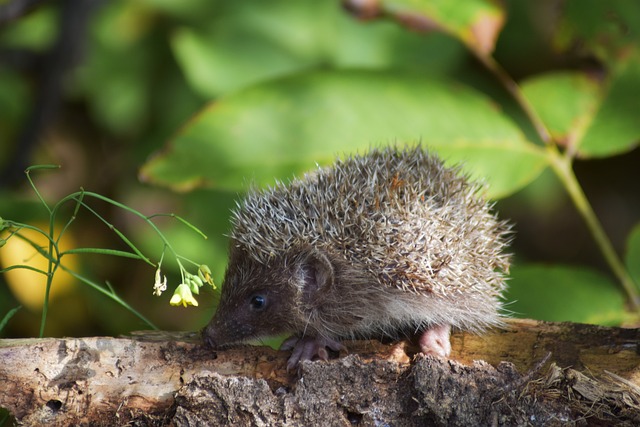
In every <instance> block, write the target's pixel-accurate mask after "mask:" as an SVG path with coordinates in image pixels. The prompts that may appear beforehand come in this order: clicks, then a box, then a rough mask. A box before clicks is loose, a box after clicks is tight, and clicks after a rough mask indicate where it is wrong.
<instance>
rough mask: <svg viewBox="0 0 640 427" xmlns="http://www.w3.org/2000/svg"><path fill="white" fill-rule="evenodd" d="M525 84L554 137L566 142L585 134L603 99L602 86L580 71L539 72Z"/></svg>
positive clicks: (524, 91) (575, 139) (528, 93)
mask: <svg viewBox="0 0 640 427" xmlns="http://www.w3.org/2000/svg"><path fill="white" fill-rule="evenodd" d="M521 87H522V92H523V93H524V95H525V97H526V98H527V99H528V101H529V102H530V103H531V105H532V106H533V108H534V110H536V112H537V113H538V115H539V116H540V118H541V119H542V121H543V122H544V124H545V125H546V126H547V129H548V130H549V132H550V133H551V135H552V136H553V138H554V140H555V141H556V142H557V143H559V144H561V145H565V146H569V145H572V144H573V143H575V142H576V141H577V140H579V139H580V138H581V137H582V135H583V134H584V130H585V128H586V126H587V125H589V124H590V123H591V120H592V119H593V116H594V114H595V112H596V107H597V105H599V102H600V86H599V85H598V83H597V82H596V81H595V80H594V79H590V78H589V77H588V76H586V75H585V74H583V73H580V72H569V71H566V72H554V73H548V74H542V75H537V76H535V77H533V78H530V79H527V80H525V81H524V82H522V84H521Z"/></svg>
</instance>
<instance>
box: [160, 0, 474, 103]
mask: <svg viewBox="0 0 640 427" xmlns="http://www.w3.org/2000/svg"><path fill="white" fill-rule="evenodd" d="M205 16H206V17H207V18H206V20H203V22H201V23H199V24H198V25H191V26H184V27H181V28H178V29H177V30H176V31H175V32H174V33H173V35H172V37H171V47H172V51H173V53H174V54H175V57H176V59H177V61H178V64H179V66H180V68H181V69H182V70H183V72H184V74H185V76H186V78H187V80H188V82H189V84H190V85H191V86H192V87H193V88H194V89H195V90H196V91H197V92H198V93H199V94H201V95H203V96H205V97H208V98H213V97H218V96H220V95H222V94H227V93H230V92H234V91H237V90H239V89H241V88H244V87H247V86H249V85H253V84H256V83H259V82H262V81H265V80H269V79H273V78H276V77H281V76H284V75H290V74H293V73H296V72H300V71H302V70H306V69H312V68H319V67H331V68H347V67H348V68H366V69H374V68H375V69H382V68H405V69H407V68H412V69H416V68H425V69H429V70H430V71H433V70H446V71H447V72H450V70H451V68H452V67H453V66H455V65H457V64H458V62H459V61H460V58H463V57H465V56H466V55H468V53H467V51H466V49H465V48H464V46H462V45H461V44H460V43H459V42H457V41H456V40H452V39H451V38H450V37H444V36H443V37H429V38H425V37H424V36H422V35H419V34H415V33H413V32H409V31H406V29H404V28H401V27H400V26H398V25H396V24H395V23H393V22H386V21H378V22H367V23H363V22H360V21H357V20H355V19H353V18H352V17H350V16H348V15H347V14H345V13H344V10H343V8H342V7H341V5H340V4H339V2H318V1H317V0H297V1H294V2H292V1H290V0H270V1H269V2H264V1H262V0H243V1H241V2H224V3H221V4H219V5H217V8H216V13H215V14H213V15H212V16H207V15H206V13H205Z"/></svg>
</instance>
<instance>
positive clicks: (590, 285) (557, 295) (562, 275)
mask: <svg viewBox="0 0 640 427" xmlns="http://www.w3.org/2000/svg"><path fill="white" fill-rule="evenodd" d="M507 300H508V301H513V303H509V304H508V305H507V309H508V310H511V311H513V313H514V314H515V315H516V316H518V317H525V318H534V319H539V320H548V321H554V322H562V321H570V322H583V323H594V324H601V325H616V324H620V323H621V322H622V321H623V320H625V318H626V315H625V311H624V301H625V298H624V295H623V293H622V292H621V291H620V290H619V288H618V286H616V284H615V283H614V282H613V281H612V280H611V279H610V278H609V277H607V276H605V275H603V274H601V273H599V272H597V271H595V270H591V269H588V268H576V267H568V266H559V265H555V266H542V265H532V264H529V265H516V266H514V267H513V269H512V274H511V280H510V281H509V290H508V292H507Z"/></svg>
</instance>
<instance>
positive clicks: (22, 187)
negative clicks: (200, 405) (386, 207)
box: [0, 0, 640, 337]
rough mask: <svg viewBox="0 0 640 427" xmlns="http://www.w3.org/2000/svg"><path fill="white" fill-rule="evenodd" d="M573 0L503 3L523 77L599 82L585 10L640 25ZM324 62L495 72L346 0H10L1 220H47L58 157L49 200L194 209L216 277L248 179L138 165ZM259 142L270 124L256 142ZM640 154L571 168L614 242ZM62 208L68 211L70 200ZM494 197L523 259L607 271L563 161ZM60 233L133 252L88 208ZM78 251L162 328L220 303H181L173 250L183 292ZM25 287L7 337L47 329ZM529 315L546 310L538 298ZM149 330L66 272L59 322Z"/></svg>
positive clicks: (509, 56)
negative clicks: (80, 196)
mask: <svg viewBox="0 0 640 427" xmlns="http://www.w3.org/2000/svg"><path fill="white" fill-rule="evenodd" d="M352 3H358V2H352ZM361 3H363V4H374V3H375V2H361ZM488 3H493V2H488ZM574 3H576V2H569V1H550V0H547V1H537V2H521V1H507V2H505V3H504V11H505V16H506V21H505V24H504V27H503V28H502V30H501V32H500V34H499V37H498V40H497V44H496V48H495V52H494V55H493V56H494V58H496V60H497V61H498V62H499V63H500V64H501V65H502V67H504V69H505V70H506V71H507V73H508V74H510V75H511V76H512V77H513V78H514V79H515V80H516V81H521V80H523V79H526V78H528V77H530V76H535V75H539V74H541V73H544V72H548V71H552V70H581V71H584V72H585V73H586V74H588V75H589V76H591V77H592V78H593V79H596V80H597V79H602V78H603V76H604V75H605V74H606V71H607V70H606V66H605V64H604V63H603V61H602V57H601V56H599V54H598V52H597V51H594V50H593V49H591V48H590V46H589V44H588V43H587V42H586V41H585V40H586V39H585V40H581V39H580V38H575V37H573V38H572V37H569V36H568V35H567V34H569V30H567V26H566V23H567V22H571V21H568V20H567V16H569V15H570V14H572V13H573V14H576V13H578V14H579V13H582V15H579V19H578V20H576V21H575V22H580V23H585V24H584V25H585V26H586V28H593V29H594V31H595V29H602V28H605V29H607V31H612V32H613V33H615V34H623V35H625V36H628V35H629V32H632V31H637V28H635V29H634V28H631V27H628V26H626V24H625V22H624V19H623V18H624V17H623V16H622V15H621V13H620V9H615V10H613V11H611V10H608V9H604V8H603V7H604V6H597V5H595V4H596V3H606V2H596V3H594V5H592V6H593V7H591V6H586V5H585V6H584V7H580V8H578V9H579V10H580V11H582V12H576V10H578V9H576V7H575V6H572V4H574ZM589 3H591V2H589ZM613 3H616V4H619V3H617V2H613ZM629 3H631V2H629ZM631 9H633V10H631V12H632V13H636V12H637V10H635V9H634V8H633V7H631ZM616 11H617V12H616ZM632 16H637V15H632ZM574 17H575V16H574ZM637 17H639V18H640V16H637ZM361 18H362V16H361ZM590 25H591V26H590ZM578 33H579V32H578ZM585 34H586V32H585ZM636 36H637V34H633V37H636ZM585 37H587V36H585ZM326 69H336V70H342V69H368V70H390V71H391V72H394V71H396V70H403V71H412V72H417V73H422V72H424V73H440V74H442V75H446V76H453V77H456V76H472V77H473V78H476V79H479V80H491V77H490V76H488V74H487V73H486V71H485V70H484V68H483V66H482V64H480V62H478V61H477V60H476V59H475V58H474V56H473V55H472V54H471V53H470V52H469V50H468V49H467V48H466V47H465V46H464V45H463V44H462V43H461V42H460V41H459V40H457V39H456V38H455V37H453V36H451V35H450V34H449V35H448V34H444V33H443V32H439V31H432V32H429V33H428V34H425V33H419V32H417V31H412V30H411V29H407V27H404V26H402V25H399V24H398V23H397V22H393V20H384V19H379V20H370V21H368V20H364V19H357V18H356V17H354V16H353V14H351V13H348V12H347V11H346V10H345V7H344V6H343V4H342V3H341V2H339V1H337V0H336V1H325V2H318V1H313V0H299V1H296V2H291V1H287V0H272V1H264V0H262V1H258V0H251V1H249V0H246V1H241V2H239V1H231V0H227V1H223V0H216V1H211V0H181V1H171V0H138V1H120V0H114V1H109V2H107V1H100V0H59V1H34V0H32V1H4V2H0V218H5V219H11V220H14V221H19V222H23V223H28V224H33V225H38V226H40V227H42V228H46V227H48V221H49V216H48V212H47V210H46V208H45V207H44V206H43V205H42V203H41V202H40V201H39V200H38V199H37V198H36V196H35V194H34V192H33V190H32V188H31V187H30V186H29V185H28V181H27V179H26V177H25V174H24V170H25V168H26V167H27V166H29V165H35V164H56V165H61V169H59V170H47V171H35V172H33V173H32V176H33V178H34V182H35V184H36V186H37V188H38V190H39V191H40V192H41V194H42V195H43V197H44V199H45V200H46V201H47V202H48V203H49V204H50V205H53V204H55V203H56V202H57V201H58V200H60V199H61V198H63V197H64V196H66V195H68V194H70V193H72V192H75V191H78V190H79V188H81V187H82V188H84V189H86V190H87V191H92V192H96V193H100V194H102V195H105V196H107V197H110V198H112V199H115V200H117V201H119V202H121V203H124V204H126V205H128V206H130V207H132V208H134V209H136V210H138V211H140V212H142V213H143V214H145V215H151V214H154V213H175V214H178V215H181V216H182V217H184V218H186V219H187V220H188V221H190V222H191V223H193V224H194V225H195V226H197V227H198V228H199V229H201V230H202V231H203V232H204V233H205V234H206V235H207V236H208V239H207V240H204V239H203V238H202V237H201V236H199V235H198V234H197V233H194V232H193V231H192V230H190V229H189V228H188V227H185V226H184V225H183V224H181V223H180V222H178V221H175V220H172V219H171V218H157V219H156V220H155V223H156V224H157V225H158V226H159V227H160V228H161V229H162V230H163V232H165V233H166V235H167V237H168V238H169V239H170V241H171V242H172V243H173V245H174V247H175V248H176V250H177V251H178V252H179V253H180V254H182V255H184V256H186V257H188V258H190V259H193V260H194V261H197V262H199V263H205V264H208V265H209V266H210V267H211V270H212V271H213V276H214V281H215V283H216V284H218V285H220V284H221V282H222V277H223V273H224V266H225V263H226V239H225V237H224V234H225V233H226V232H227V231H228V229H229V222H228V213H229V210H230V209H231V208H232V207H233V206H234V203H235V200H237V199H238V198H239V197H240V193H241V191H240V190H237V189H233V188H215V186H208V187H206V188H190V189H189V190H190V191H186V192H184V191H183V192H176V191H174V190H175V189H170V188H167V186H163V185H154V184H152V182H156V181H158V180H157V179H156V180H155V181H154V180H153V179H152V180H149V179H145V180H144V181H145V182H141V180H140V179H139V172H140V170H141V168H142V167H143V165H145V163H146V162H148V161H149V160H150V159H154V158H156V157H155V156H161V157H162V156H163V153H164V152H165V151H166V150H168V149H169V148H168V147H169V146H167V145H166V144H167V143H168V142H170V141H172V140H173V138H174V137H175V135H177V134H179V133H180V132H181V130H182V129H183V128H184V127H185V126H188V125H186V124H187V123H188V121H189V120H190V119H191V118H192V117H193V116H194V115H196V114H197V113H199V112H201V111H202V109H203V108H205V107H206V106H207V105H209V103H211V102H215V101H216V100H224V99H227V97H232V96H233V95H234V94H236V93H239V92H242V91H243V90H244V89H246V88H251V87H255V86H256V85H260V84H261V83H263V82H268V81H271V80H273V79H278V78H281V77H283V76H288V75H294V74H296V73H302V72H306V71H308V70H326ZM638 107H640V105H638ZM638 111H640V108H638V110H636V113H637V112H638ZM233 125H234V123H229V126H230V127H232V126H233ZM327 126H328V127H330V124H328V125H327ZM376 142H379V141H376ZM260 143H261V141H260V140H259V138H257V139H256V141H255V144H256V146H258V145H259V144H260ZM636 143H637V138H636ZM303 144H304V141H300V145H301V146H302V145H303ZM276 154H277V153H276ZM287 154H290V153H287ZM203 161H204V162H205V163H206V162H208V159H205V160H203ZM639 165H640V152H639V151H638V150H637V149H635V150H634V149H631V150H624V152H620V153H618V154H616V155H612V156H608V157H606V158H592V159H589V160H585V161H578V162H577V163H576V165H575V171H576V174H577V176H578V178H579V180H580V182H581V183H582V185H583V188H584V191H585V193H586V195H587V197H588V198H589V200H590V201H591V202H592V204H593V207H594V209H595V211H596V213H597V215H598V216H599V218H600V219H601V221H602V223H603V226H604V228H605V230H606V232H607V233H608V235H609V236H610V238H611V240H612V242H613V244H614V246H615V248H616V250H617V252H618V253H619V254H623V253H624V252H625V250H626V247H625V245H626V244H627V243H626V242H627V238H628V235H629V233H630V232H631V230H632V228H633V227H634V225H635V224H636V223H638V220H639V219H640V197H639V195H640V193H639V191H638V183H640V167H639ZM186 167H188V165H187V166H186ZM211 167H212V168H213V167H218V166H217V163H216V159H211ZM300 170H301V167H300V166H299V165H292V166H291V168H290V169H288V170H285V171H282V173H283V175H284V176H285V177H286V176H291V175H292V174H293V173H294V172H299V171H300ZM167 179H169V180H170V179H171V177H168V178H167ZM246 179H247V180H248V181H251V179H252V176H246ZM90 205H91V207H92V208H93V209H94V210H95V211H96V212H98V213H99V214H100V215H102V216H103V217H104V218H106V219H107V220H108V221H109V222H110V223H111V224H113V225H114V226H115V227H116V228H118V229H119V230H120V231H122V232H123V233H124V234H125V235H127V236H128V237H129V238H130V239H131V240H132V241H135V242H136V244H137V245H138V246H139V247H140V248H141V249H142V250H143V252H144V253H145V254H146V255H147V256H149V257H150V258H151V259H152V260H153V261H154V262H157V261H158V260H159V258H160V256H161V254H162V249H163V246H162V242H161V241H160V240H159V239H158V237H157V236H156V235H155V234H154V233H153V232H152V230H151V229H150V228H149V227H148V226H147V225H146V224H145V223H144V222H143V221H141V220H140V219H139V218H136V217H135V216H134V215H131V214H130V213H127V212H126V211H123V210H122V209H118V208H116V207H114V206H112V205H109V204H107V203H103V202H100V201H97V200H92V201H90ZM65 209H66V210H64V211H63V212H64V215H67V217H68V215H71V213H72V210H73V205H72V204H67V205H66V207H65ZM496 209H497V210H498V211H499V213H500V217H502V218H509V219H510V220H511V221H512V222H513V223H514V224H515V231H516V238H515V241H514V244H513V251H514V253H515V259H516V263H518V262H527V263H554V264H563V265H588V266H590V267H591V268H592V269H594V270H595V271H597V272H598V274H602V275H605V276H608V275H610V272H609V270H608V267H607V266H606V264H605V263H604V261H603V259H602V256H601V254H600V252H599V251H598V249H597V247H596V245H595V243H594V242H593V240H592V238H591V236H590V235H589V233H588V231H587V229H586V227H585V225H584V222H583V221H582V219H581V218H580V217H579V215H578V213H577V212H576V210H575V208H574V207H573V205H572V204H571V201H570V200H569V198H568V196H567V195H566V192H565V191H564V189H563V188H562V187H561V186H560V185H559V182H558V181H557V178H556V177H555V175H554V174H553V173H552V172H551V171H549V170H546V171H544V172H542V175H541V176H540V177H538V179H536V180H535V181H533V182H532V183H531V184H529V185H528V186H526V187H524V188H523V189H521V190H519V191H518V192H516V193H515V194H511V195H509V197H506V198H503V199H501V200H499V201H498V203H497V208H496ZM64 215H61V218H65V217H64ZM65 236H66V237H65V240H66V241H65V242H64V244H68V245H69V246H70V247H106V248H113V249H120V250H125V249H126V246H124V244H123V243H122V241H121V240H120V239H119V238H118V237H117V236H116V235H115V234H114V233H113V232H112V231H111V230H110V229H109V227H107V226H105V224H104V223H102V222H101V221H100V220H98V219H97V218H96V217H95V216H93V215H92V214H90V213H89V212H87V211H84V210H81V211H80V213H79V214H78V217H77V219H76V221H75V222H74V223H73V226H72V227H71V228H70V229H69V230H68V232H67V233H66V234H65ZM61 244H62V243H61ZM3 250H4V251H5V253H7V252H8V251H7V250H6V249H0V254H1V253H2V251H3ZM67 261H68V262H70V263H72V264H73V267H74V269H76V270H77V271H81V272H82V273H83V274H85V275H87V276H89V277H91V278H93V279H94V280H95V281H96V282H98V283H100V284H103V285H104V284H105V283H106V282H108V283H109V284H110V285H111V286H113V288H114V289H115V291H116V292H117V294H118V295H119V296H120V297H121V298H122V299H124V300H125V301H127V302H128V303H129V304H130V305H131V306H133V307H135V308H136V309H137V310H138V311H140V312H141V313H142V314H144V316H146V317H147V318H149V319H150V320H151V321H152V322H154V323H155V325H156V326H157V327H158V328H160V329H166V330H197V329H200V328H201V327H203V326H204V324H205V323H206V322H207V320H208V319H209V317H210V316H211V314H212V312H213V309H214V306H215V293H214V292H213V291H211V290H204V291H203V294H201V295H200V296H199V298H198V301H199V302H200V304H199V306H198V307H190V308H188V309H185V308H183V307H173V306H170V305H169V303H168V302H169V298H170V296H171V290H172V286H171V284H173V286H175V285H176V284H177V283H178V282H179V281H180V277H179V273H178V271H177V269H176V266H175V263H172V260H171V259H165V262H164V264H163V271H164V273H165V274H167V276H168V278H169V283H170V286H169V288H170V290H169V291H168V292H167V293H165V294H164V295H162V296H161V297H155V296H152V287H153V283H154V272H155V269H154V268H153V267H151V266H149V265H147V264H144V263H142V262H139V261H135V260H127V259H124V258H116V257H109V256H104V255H82V256H79V255H77V256H74V257H73V258H72V257H71V256H70V257H68V258H67ZM612 280H613V279H612ZM24 286H26V285H24V284H14V285H11V284H10V283H7V277H6V275H0V318H2V317H3V316H4V315H5V314H6V313H7V312H9V310H11V309H13V308H15V307H16V306H18V305H22V306H23V308H22V309H20V310H19V311H18V312H17V313H16V314H15V316H13V317H12V318H11V320H10V321H9V322H8V324H7V325H6V327H5V329H4V330H3V331H2V332H1V334H2V335H1V336H2V337H30V336H37V335H38V331H39V327H40V320H41V318H40V314H41V308H42V302H41V299H38V298H37V299H36V300H35V301H27V302H26V300H28V299H29V297H28V296H26V297H25V296H21V295H19V294H20V291H19V290H17V288H20V287H24ZM614 286H615V285H614ZM29 292H30V291H29V290H27V294H29ZM34 292H35V291H34ZM34 292H31V293H32V294H33V293H34ZM615 292H617V293H619V291H618V290H616V291H615ZM23 293H24V292H23ZM25 298H26V300H25ZM544 298H549V299H558V298H562V296H560V295H553V294H550V295H549V294H547V295H546V296H544ZM543 301H544V299H543ZM521 314H522V315H524V316H527V315H533V316H535V310H534V313H521ZM538 317H540V316H538ZM550 318H551V319H554V318H553V316H551V317H550ZM564 320H571V319H564ZM578 320H580V319H578ZM146 328H148V325H146V324H145V323H144V322H142V321H141V320H140V319H139V318H137V317H136V316H134V315H132V314H130V313H129V312H127V311H126V310H125V309H123V308H122V307H120V306H119V305H117V304H116V303H114V302H113V301H111V300H109V299H108V298H105V297H104V296H103V295H101V294H100V293H98V292H96V291H95V290H92V289H91V288H89V287H87V286H84V285H80V284H78V283H76V282H75V281H74V280H73V278H72V277H70V276H69V277H66V276H62V277H61V278H60V279H59V282H56V283H55V286H54V287H53V289H52V294H51V304H50V307H49V314H48V317H47V324H46V328H45V335H46V336H62V335H65V336H82V335H85V336H87V335H118V334H122V333H126V332H128V331H131V330H138V329H146Z"/></svg>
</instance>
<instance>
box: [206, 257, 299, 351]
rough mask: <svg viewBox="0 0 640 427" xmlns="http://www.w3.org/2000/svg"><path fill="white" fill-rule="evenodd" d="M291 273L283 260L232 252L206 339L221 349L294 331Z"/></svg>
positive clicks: (294, 292)
mask: <svg viewBox="0 0 640 427" xmlns="http://www.w3.org/2000/svg"><path fill="white" fill-rule="evenodd" d="M287 276H288V274H287V272H286V269H285V267H284V266H282V265H281V263H279V262H274V263H270V264H269V265H262V264H260V263H258V262H256V261H254V260H252V259H251V258H249V257H247V256H245V254H241V253H236V254H232V256H231V259H230V262H229V267H228V269H227V273H226V276H225V280H224V283H223V284H222V293H221V296H220V303H219V305H218V309H217V311H216V313H215V315H214V317H213V319H211V322H209V324H208V325H207V327H206V328H205V329H204V331H203V338H204V340H205V342H206V343H207V344H208V345H209V346H211V347H213V348H218V347H224V346H228V345H231V344H235V343H240V342H245V341H247V340H251V339H256V338H263V337H268V336H274V335H279V334H282V333H285V332H289V331H292V330H294V329H295V328H293V325H292V320H293V319H294V318H295V316H294V315H293V313H292V304H291V302H292V301H293V299H294V298H295V294H296V290H295V287H294V286H292V285H291V283H290V282H291V281H290V280H288V277H287Z"/></svg>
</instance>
